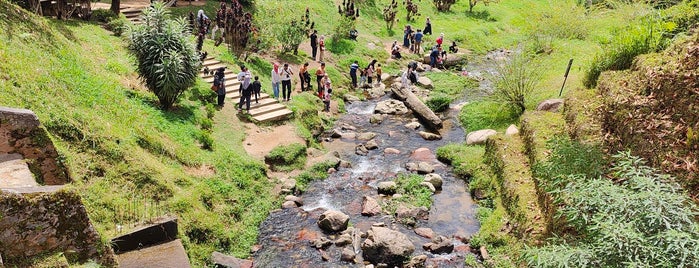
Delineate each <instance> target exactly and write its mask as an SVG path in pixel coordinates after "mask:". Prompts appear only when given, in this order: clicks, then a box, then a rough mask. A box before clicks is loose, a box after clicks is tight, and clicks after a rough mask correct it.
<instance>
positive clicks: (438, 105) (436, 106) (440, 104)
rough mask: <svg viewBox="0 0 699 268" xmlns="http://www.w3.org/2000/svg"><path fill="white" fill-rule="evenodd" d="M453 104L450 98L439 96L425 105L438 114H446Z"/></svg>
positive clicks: (432, 98)
mask: <svg viewBox="0 0 699 268" xmlns="http://www.w3.org/2000/svg"><path fill="white" fill-rule="evenodd" d="M451 102H452V99H451V98H450V97H447V96H444V95H437V96H434V97H431V98H430V99H428V100H427V101H426V102H425V104H426V105H427V107H429V108H430V109H431V110H432V111H434V112H436V113H440V112H444V111H446V110H447V109H449V104H450V103H451Z"/></svg>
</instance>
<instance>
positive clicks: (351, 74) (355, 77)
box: [350, 73, 357, 87]
mask: <svg viewBox="0 0 699 268" xmlns="http://www.w3.org/2000/svg"><path fill="white" fill-rule="evenodd" d="M350 76H351V77H352V86H353V87H357V73H350Z"/></svg>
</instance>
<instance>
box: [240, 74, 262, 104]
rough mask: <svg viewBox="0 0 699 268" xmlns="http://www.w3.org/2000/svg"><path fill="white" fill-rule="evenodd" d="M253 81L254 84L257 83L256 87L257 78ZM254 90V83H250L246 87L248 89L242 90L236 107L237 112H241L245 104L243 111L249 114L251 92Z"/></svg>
mask: <svg viewBox="0 0 699 268" xmlns="http://www.w3.org/2000/svg"><path fill="white" fill-rule="evenodd" d="M255 79H256V81H255V82H257V85H259V84H260V82H259V81H257V79H259V77H257V76H255ZM254 90H255V83H251V84H250V85H248V87H246V88H244V89H243V96H242V98H241V99H240V105H239V107H238V109H239V110H242V109H243V104H245V111H246V112H247V113H250V97H251V96H252V92H253V91H254Z"/></svg>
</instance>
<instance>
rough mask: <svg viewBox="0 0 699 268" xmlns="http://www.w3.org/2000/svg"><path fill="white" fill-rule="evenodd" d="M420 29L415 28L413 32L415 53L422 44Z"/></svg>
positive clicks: (418, 52)
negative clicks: (415, 30)
mask: <svg viewBox="0 0 699 268" xmlns="http://www.w3.org/2000/svg"><path fill="white" fill-rule="evenodd" d="M422 36H423V35H422V30H420V29H417V33H415V47H414V48H413V50H414V52H415V54H420V47H421V45H422Z"/></svg>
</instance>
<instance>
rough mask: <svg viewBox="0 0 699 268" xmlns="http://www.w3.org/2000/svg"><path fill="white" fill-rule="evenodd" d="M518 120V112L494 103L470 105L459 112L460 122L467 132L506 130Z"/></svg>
mask: <svg viewBox="0 0 699 268" xmlns="http://www.w3.org/2000/svg"><path fill="white" fill-rule="evenodd" d="M518 118H519V115H518V114H517V111H514V110H513V109H511V108H510V107H508V106H504V105H501V104H498V103H496V102H492V101H479V102H473V103H469V104H467V105H466V106H464V107H463V108H461V112H459V121H460V122H461V125H463V126H464V128H465V129H466V130H467V131H474V130H479V129H485V128H492V129H499V128H506V127H507V126H509V125H510V124H512V123H514V122H516V121H517V119H518Z"/></svg>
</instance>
